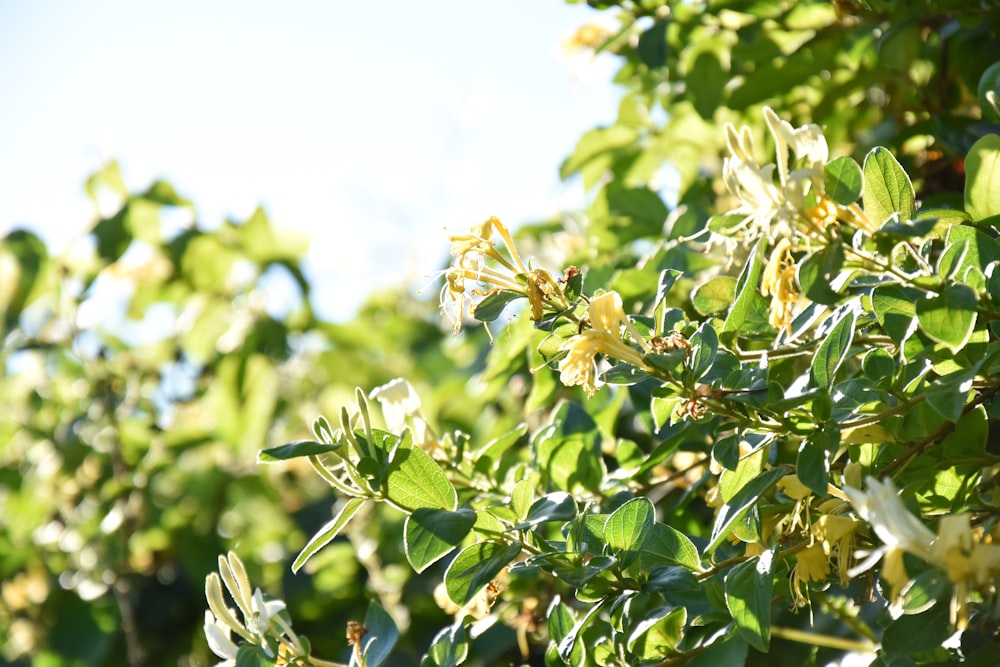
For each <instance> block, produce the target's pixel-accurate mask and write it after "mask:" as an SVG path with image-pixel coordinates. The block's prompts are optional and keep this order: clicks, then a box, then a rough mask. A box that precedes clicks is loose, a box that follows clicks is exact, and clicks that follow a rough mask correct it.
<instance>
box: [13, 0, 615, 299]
mask: <svg viewBox="0 0 1000 667" xmlns="http://www.w3.org/2000/svg"><path fill="white" fill-rule="evenodd" d="M594 17H595V13H594V12H593V11H592V10H590V9H588V8H587V7H586V6H579V5H576V6H569V5H565V4H563V3H562V2H560V0H507V1H505V2H478V1H471V0H464V1H463V0H447V1H433V2H411V1H405V0H383V1H382V2H377V3H374V2H351V3H348V2H338V1H334V0H329V1H327V2H319V1H304V0H298V1H291V2H280V3H279V2H247V1H234V0H225V1H219V0H200V1H194V0H172V1H171V2H163V1H156V2H152V1H149V2H141V1H138V0H135V1H131V2H128V1H125V0H91V1H89V2H78V1H74V0H42V1H39V2H13V1H10V0H0V233H5V232H6V231H7V230H9V229H10V228H11V227H13V226H15V225H17V226H25V225H28V226H31V227H33V228H35V229H37V230H40V231H41V232H42V233H43V234H44V235H45V236H46V237H47V238H48V239H50V240H51V241H53V242H55V243H56V244H57V245H58V244H59V243H62V242H64V240H65V239H67V238H69V237H70V236H71V235H73V234H76V233H78V232H79V231H80V230H82V229H83V228H84V226H85V225H86V224H87V222H88V220H89V219H90V217H91V215H92V212H91V210H90V208H89V204H88V203H87V201H86V199H85V198H84V196H83V194H82V184H83V181H84V178H85V177H86V175H87V174H88V173H90V171H92V170H93V169H94V168H96V167H97V166H98V165H99V164H100V163H101V162H102V161H103V160H104V159H106V158H110V157H116V158H118V159H119V160H120V162H121V164H122V167H123V173H124V175H125V179H126V182H127V183H128V184H129V185H130V186H131V187H133V188H139V187H143V186H145V185H147V184H148V183H149V182H150V181H151V180H152V179H154V178H165V179H167V180H169V181H171V182H172V183H173V184H174V185H175V186H176V187H177V188H178V190H179V192H180V193H181V194H183V195H186V196H188V197H189V198H191V199H192V200H193V201H194V202H195V204H196V205H197V207H198V211H199V217H200V219H201V220H204V221H205V222H207V223H208V224H211V225H214V224H216V223H218V222H219V221H220V220H221V219H222V218H223V217H224V216H235V217H237V218H243V217H245V216H246V215H248V214H249V213H250V212H251V211H252V210H253V208H254V206H255V205H256V204H258V203H260V204H263V205H264V206H265V207H266V209H267V210H268V212H269V213H270V215H271V217H272V219H273V220H274V221H276V223H277V224H279V225H281V226H287V227H290V228H294V229H299V230H303V231H305V232H306V233H308V234H309V235H310V236H311V237H312V238H313V239H314V243H313V247H312V250H311V256H310V266H311V268H312V271H313V274H314V276H315V277H316V279H317V280H318V281H319V282H320V283H321V284H322V285H327V286H330V287H329V288H327V289H324V290H323V291H322V295H321V297H320V299H319V303H318V304H317V305H318V306H319V307H320V308H321V311H322V312H324V313H325V314H328V315H333V316H337V317H345V316H347V315H349V313H350V312H351V311H352V310H353V308H354V307H355V306H356V305H357V303H358V302H359V300H360V298H361V297H362V296H363V293H362V290H364V289H367V288H368V287H371V286H377V285H384V284H388V283H390V282H397V281H399V280H403V279H409V280H411V282H412V284H419V283H420V282H421V280H423V282H425V283H426V282H427V280H426V279H422V278H421V276H426V275H428V274H429V273H431V272H432V271H434V270H435V269H437V268H439V266H440V264H441V262H442V261H443V259H444V258H445V256H446V254H447V245H448V244H447V239H446V233H447V232H446V231H445V230H448V231H455V230H462V229H465V228H467V227H469V226H471V225H472V224H474V223H477V222H479V221H481V220H482V219H485V218H486V217H488V216H490V215H497V216H499V217H501V218H502V219H504V220H505V221H507V222H509V223H511V224H515V225H516V224H518V223H521V222H525V221H528V220H534V219H541V218H545V217H548V216H550V215H552V214H553V213H555V212H557V211H558V210H559V208H560V207H561V206H567V205H569V206H575V205H579V203H580V194H579V192H577V191H576V190H575V189H573V188H569V189H566V188H564V187H562V186H560V184H559V182H558V178H557V174H556V171H557V168H558V165H559V162H560V160H561V159H562V158H563V157H564V156H565V155H566V154H567V153H569V152H570V151H571V150H572V148H573V146H574V144H575V141H576V139H577V138H578V137H579V135H580V134H581V133H582V132H583V131H584V130H586V129H588V128H590V127H592V126H594V125H597V124H599V123H608V122H610V121H612V120H613V118H614V114H615V107H616V103H617V96H616V94H615V91H614V90H613V88H612V86H611V85H610V84H609V83H608V82H607V80H608V79H609V78H610V77H609V76H608V75H607V72H605V74H604V75H603V76H602V75H600V74H598V75H597V77H596V78H597V79H598V80H599V81H598V82H582V81H580V80H578V79H575V78H574V77H573V75H572V72H571V68H570V67H569V66H568V65H567V64H566V63H565V62H564V61H561V60H560V59H559V57H558V46H557V44H558V42H559V40H560V38H562V37H565V36H566V34H567V33H569V32H571V31H572V29H573V28H574V27H576V26H579V25H581V24H583V23H586V22H588V21H590V20H592V19H593V18H594ZM348 286H350V288H348ZM435 291H436V290H435Z"/></svg>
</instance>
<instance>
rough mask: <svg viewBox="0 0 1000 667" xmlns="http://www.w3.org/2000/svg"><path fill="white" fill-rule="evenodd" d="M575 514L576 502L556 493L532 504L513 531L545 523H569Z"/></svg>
mask: <svg viewBox="0 0 1000 667" xmlns="http://www.w3.org/2000/svg"><path fill="white" fill-rule="evenodd" d="M576 514H577V511H576V500H575V499H574V498H573V496H572V495H570V494H568V493H566V492H565V491H556V492H555V493H550V494H548V495H547V496H545V497H543V498H539V499H538V500H536V501H535V502H534V503H532V505H531V507H530V508H529V509H528V511H527V513H526V514H525V516H524V517H523V519H524V520H523V521H522V522H521V523H519V524H518V525H516V526H514V528H513V529H514V530H525V529H528V528H531V527H533V526H537V525H538V524H540V523H545V522H547V521H569V520H570V519H572V518H573V517H575V516H576Z"/></svg>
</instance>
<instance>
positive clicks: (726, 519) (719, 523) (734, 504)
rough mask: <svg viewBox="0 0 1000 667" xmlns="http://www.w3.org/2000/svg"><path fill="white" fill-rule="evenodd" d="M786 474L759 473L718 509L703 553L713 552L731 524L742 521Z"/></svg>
mask: <svg viewBox="0 0 1000 667" xmlns="http://www.w3.org/2000/svg"><path fill="white" fill-rule="evenodd" d="M787 472H788V471H787V470H786V469H784V468H774V469H772V470H768V471H766V472H763V473H761V474H760V475H759V476H757V477H756V478H755V479H753V480H752V481H751V482H749V483H748V484H746V486H744V487H743V488H742V489H740V490H739V492H737V493H736V495H735V496H733V498H732V499H731V500H730V501H729V502H728V503H726V504H724V505H723V506H722V507H720V508H719V511H718V514H717V515H716V517H715V524H714V525H713V526H712V537H711V539H710V540H709V543H708V546H707V547H706V548H705V553H706V554H710V553H712V552H713V551H715V549H716V548H717V547H718V546H719V544H720V543H721V542H722V540H724V539H726V536H727V535H728V534H729V531H730V530H731V529H732V527H733V524H735V523H736V522H737V521H739V520H740V519H742V518H743V517H744V516H745V515H746V513H747V512H748V511H749V510H750V507H751V506H752V505H754V504H755V503H756V502H757V501H758V500H759V499H760V497H761V496H762V495H764V494H765V493H766V492H767V491H768V490H770V488H771V487H772V486H774V485H775V484H776V483H777V481H778V480H779V479H781V478H782V477H784V476H785V474H786V473H787Z"/></svg>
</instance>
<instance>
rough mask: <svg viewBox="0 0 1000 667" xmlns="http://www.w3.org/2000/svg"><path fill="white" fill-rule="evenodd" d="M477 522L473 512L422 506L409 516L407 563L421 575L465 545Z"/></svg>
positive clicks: (405, 537)
mask: <svg viewBox="0 0 1000 667" xmlns="http://www.w3.org/2000/svg"><path fill="white" fill-rule="evenodd" d="M475 523H476V513H475V512H474V511H473V510H469V509H461V510H458V511H457V512H449V511H448V510H441V509H434V508H430V507H421V508H419V509H417V510H415V511H414V512H413V514H411V515H409V516H408V517H406V523H405V525H404V527H403V548H404V550H405V551H406V560H408V561H410V565H412V566H413V569H414V570H416V571H417V572H423V571H424V570H426V569H427V568H428V567H429V566H430V565H431V564H433V563H436V562H437V561H438V560H440V559H441V558H443V557H444V556H446V555H447V554H448V553H449V552H450V551H451V550H452V549H454V548H455V547H457V546H458V545H459V544H461V542H462V540H463V539H465V536H466V535H468V534H469V531H470V530H472V526H473V525H475Z"/></svg>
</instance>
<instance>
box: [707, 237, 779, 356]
mask: <svg viewBox="0 0 1000 667" xmlns="http://www.w3.org/2000/svg"><path fill="white" fill-rule="evenodd" d="M764 244H765V240H764V239H761V240H760V241H758V242H757V244H756V245H755V246H754V247H753V250H751V251H750V256H749V257H748V258H747V263H746V266H744V267H743V271H742V272H741V273H740V277H739V280H737V281H736V298H735V300H734V301H733V306H732V308H731V309H730V310H729V314H728V315H727V316H726V321H725V323H724V324H723V325H722V332H721V335H720V336H719V338H720V339H722V340H723V341H724V342H727V343H728V342H731V341H732V340H734V339H735V338H736V337H737V336H739V334H740V332H741V331H745V330H750V331H757V330H760V329H761V322H763V324H764V325H766V324H767V313H768V308H769V304H768V301H767V299H765V298H764V297H763V296H762V295H761V293H760V292H759V291H758V290H757V284H758V283H759V282H760V274H761V272H762V271H763V270H764V260H763V253H764V247H765V246H764Z"/></svg>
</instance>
